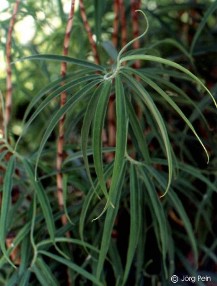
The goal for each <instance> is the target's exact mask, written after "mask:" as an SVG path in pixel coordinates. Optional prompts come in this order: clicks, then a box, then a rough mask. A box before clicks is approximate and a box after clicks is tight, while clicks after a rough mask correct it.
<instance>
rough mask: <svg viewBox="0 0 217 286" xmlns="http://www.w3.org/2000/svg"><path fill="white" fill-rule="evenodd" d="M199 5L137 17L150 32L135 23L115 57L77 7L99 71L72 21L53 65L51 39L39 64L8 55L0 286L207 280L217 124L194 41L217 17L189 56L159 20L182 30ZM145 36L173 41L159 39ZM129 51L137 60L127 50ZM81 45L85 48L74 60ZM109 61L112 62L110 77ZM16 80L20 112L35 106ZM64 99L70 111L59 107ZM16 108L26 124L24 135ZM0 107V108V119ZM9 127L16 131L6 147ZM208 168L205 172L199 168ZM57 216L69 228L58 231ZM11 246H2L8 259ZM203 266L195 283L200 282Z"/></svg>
mask: <svg viewBox="0 0 217 286" xmlns="http://www.w3.org/2000/svg"><path fill="white" fill-rule="evenodd" d="M42 2H43V1H42ZM51 2H52V1H51ZM128 2H129V1H126V3H125V6H126V8H129V3H128ZM148 2H149V4H151V3H154V2H153V1H148ZM162 2H166V1H162ZM52 3H53V2H52ZM163 4H164V3H163ZM49 5H51V8H52V11H53V9H54V10H55V9H58V18H59V19H60V20H61V23H62V24H63V25H64V24H65V21H66V19H65V18H66V15H65V14H64V10H63V7H62V2H61V1H58V8H57V7H56V5H57V4H54V3H53V4H51V3H50V4H49ZM52 5H54V6H52ZM156 5H157V4H156ZM191 5H192V6H191ZM201 5H204V4H198V5H196V6H194V4H190V3H187V2H186V3H183V4H176V5H171V4H167V5H166V3H165V4H164V5H162V6H159V7H157V8H156V9H155V10H152V9H149V8H148V6H147V7H146V6H145V5H143V6H144V7H142V8H144V9H145V12H146V15H148V17H150V18H152V19H155V21H154V22H153V27H152V26H151V27H149V26H148V20H147V19H146V16H145V15H144V19H141V20H140V21H144V27H145V28H144V30H145V32H144V33H143V34H141V35H140V36H139V37H137V38H134V39H133V36H132V35H131V36H130V38H129V43H128V44H127V45H126V46H125V47H120V48H119V50H120V52H119V53H118V52H117V50H116V47H113V46H112V45H110V44H108V42H107V41H104V38H106V36H108V35H107V33H108V31H109V29H110V28H111V21H110V18H109V16H108V14H109V13H110V12H112V11H111V7H109V5H105V3H104V1H94V5H93V7H89V5H87V13H88V15H89V17H90V23H91V25H92V26H93V28H94V29H95V34H96V39H97V44H98V53H99V56H100V60H101V64H99V65H97V64H94V63H93V62H92V61H91V59H92V54H91V52H90V48H89V44H88V43H87V40H86V36H85V32H84V31H85V29H84V26H83V24H82V22H81V19H80V17H79V15H78V13H77V12H76V14H75V28H74V35H73V37H74V38H73V40H72V47H71V51H70V54H72V55H73V57H71V56H67V57H66V56H61V55H60V53H61V44H62V40H61V41H60V43H59V44H58V45H57V48H56V49H54V51H55V53H53V51H52V52H51V51H50V48H48V45H49V44H51V43H53V42H54V39H57V38H58V35H59V30H58V31H56V33H53V34H51V35H49V36H48V37H47V38H46V39H44V38H43V39H44V41H45V42H44V43H43V48H41V50H40V51H42V52H40V53H38V52H34V55H32V51H33V50H34V51H36V50H37V48H39V47H40V43H36V42H37V41H38V40H35V42H34V41H33V42H31V43H30V44H29V45H30V47H29V49H28V48H27V46H25V49H24V51H22V49H20V48H19V49H18V47H15V48H14V50H15V54H16V57H15V58H16V59H15V58H14V57H13V59H14V62H13V64H12V67H13V69H14V70H15V73H14V74H15V75H14V77H15V78H16V80H17V84H16V86H15V87H14V92H15V91H16V92H17V94H18V95H17V96H18V99H19V100H18V99H17V100H15V103H14V105H15V107H14V115H13V117H12V120H11V123H10V126H9V128H8V130H6V131H7V135H8V138H7V139H5V138H3V139H2V140H1V145H0V159H1V168H2V174H4V178H3V184H2V185H1V212H0V230H1V231H0V248H1V254H2V255H1V258H0V284H1V283H2V285H33V286H34V285H117V286H118V285H123V286H124V285H144V284H145V283H148V284H147V285H149V284H150V285H158V283H160V285H168V283H170V282H168V281H170V277H171V275H173V274H174V273H178V274H179V273H188V274H190V275H197V274H198V273H200V271H204V272H203V273H206V272H207V273H208V270H207V268H205V266H206V263H207V264H208V262H209V261H210V260H211V261H212V262H214V263H216V254H215V251H216V244H215V243H214V242H213V241H212V239H213V237H215V231H216V230H214V228H213V224H212V221H211V220H212V218H213V216H215V219H216V215H215V214H214V211H215V210H214V206H213V204H212V200H213V198H215V196H216V194H215V193H216V183H217V182H216V176H215V175H216V151H215V150H216V149H214V146H215V141H214V139H213V137H214V135H213V134H214V132H212V130H207V129H208V128H207V126H209V124H211V123H210V122H211V119H212V118H214V116H213V115H214V114H216V111H215V109H214V108H215V106H214V105H216V99H215V98H216V86H214V84H213V85H212V86H210V82H209V87H212V88H213V92H212V93H211V92H210V91H209V89H208V88H207V87H206V83H207V81H206V78H203V77H202V75H201V74H200V70H199V69H198V67H197V55H195V53H194V52H195V51H196V47H197V43H200V39H202V37H205V35H203V28H204V27H205V26H206V25H208V20H209V19H210V17H212V16H213V15H215V13H216V3H213V4H210V6H209V7H208V6H207V7H206V8H207V10H206V12H205V13H204V17H203V18H202V19H201V22H200V24H199V26H198V29H197V30H196V31H195V34H194V37H193V40H192V42H191V44H188V43H182V42H181V40H178V39H177V37H176V36H175V34H176V31H175V29H176V28H177V27H178V25H180V23H176V22H175V18H174V19H169V18H167V15H168V11H169V12H170V14H171V15H172V17H173V16H174V17H175V16H176V15H177V13H179V11H180V10H181V11H184V12H183V13H184V15H185V16H186V15H187V16H189V17H190V11H191V10H190V9H195V11H197V10H196V9H199V8H200V7H201ZM90 6H91V5H90ZM25 9H26V10H23V11H26V13H27V14H28V13H29V14H31V15H33V16H34V15H37V12H39V11H41V8H40V7H39V6H38V4H36V3H35V2H31V1H30V3H29V4H26V6H25ZM91 9H92V10H91ZM128 10H129V9H126V13H130V11H128ZM52 11H51V12H52ZM142 14H144V13H143V12H142ZM129 15H130V14H129ZM139 15H140V17H142V15H141V13H140V14H139ZM49 16H50V17H51V19H52V15H51V14H50V15H49ZM185 16H184V17H185ZM34 17H37V16H34ZM43 21H44V24H45V22H46V21H50V20H47V19H46V20H45V19H44V20H43ZM91 21H92V22H91ZM93 23H94V24H93ZM102 23H103V24H102ZM142 23H143V22H142ZM171 23H174V27H175V28H174V30H172V25H171ZM7 24H8V23H7ZM37 24H38V23H37ZM128 26H129V27H130V23H129V22H127V27H128ZM129 27H128V28H129ZM148 28H149V30H148ZM165 28H166V29H165ZM3 29H4V28H3ZM59 29H60V30H61V29H62V25H61V27H59ZM80 30H82V34H81V36H80V35H79V33H80ZM158 30H159V31H158ZM61 31H62V30H61ZM165 31H166V32H165ZM147 32H148V33H147ZM155 32H156V33H157V35H158V34H159V35H161V34H162V33H166V37H165V38H168V37H171V38H169V39H166V40H165V39H164V40H161V39H160V37H159V39H156V33H155ZM41 33H42V32H41ZM61 33H62V34H63V32H61ZM145 35H146V36H145ZM41 36H43V37H44V35H43V33H42V34H41ZM144 36H145V37H144ZM138 40H140V41H141V43H142V45H141V47H143V46H144V47H143V48H140V49H138V50H134V49H131V50H127V49H129V48H130V47H131V48H132V45H133V43H135V41H138ZM74 41H76V42H78V46H76V45H75V43H74ZM143 41H145V44H143ZM57 42H58V41H57ZM79 45H83V47H84V48H83V50H82V51H81V55H80V56H78V55H79V51H80V50H79ZM198 45H200V44H198ZM17 46H18V45H17ZM44 46H45V47H44ZM103 47H104V48H105V50H103ZM47 51H48V52H49V53H47ZM203 52H204V53H206V52H207V51H206V50H204V51H203ZM111 55H113V60H114V58H116V62H114V63H112V64H111V59H110V58H109V57H110V56H111ZM114 55H115V56H114ZM138 61H139V62H140V66H139V67H138V68H136V67H135V62H138ZM60 62H66V63H67V64H68V67H69V72H68V74H67V75H66V77H64V78H62V77H61V78H59V77H58V72H57V70H56V66H57V64H58V67H59V63H60ZM19 70H21V76H20V77H19V76H18V74H19ZM24 70H25V73H26V74H27V75H28V81H29V82H32V83H33V85H34V89H35V91H34V96H32V97H30V98H29V97H28V96H24V97H25V99H24V100H23V93H26V95H27V94H28V95H29V94H30V93H32V92H31V91H30V90H28V91H27V88H26V87H25V75H24ZM34 71H35V74H34ZM42 74H43V81H42V83H41V84H40V78H41V77H42ZM44 86H45V87H44ZM41 88H42V89H41ZM3 91H4V90H3ZM24 91H25V92H24ZM63 92H64V93H65V94H67V101H66V103H65V104H64V105H63V106H61V107H59V102H58V101H59V100H58V99H59V97H60V95H61V94H62V93H63ZM26 102H28V107H26ZM111 102H113V104H114V110H113V112H114V114H113V122H112V124H113V125H114V126H115V146H111V145H109V144H108V143H107V142H106V143H105V140H104V139H103V138H104V137H105V135H107V136H108V133H109V128H110V127H111V126H110V124H111V123H110V122H109V120H108V118H107V115H108V112H109V111H108V110H109V108H110V104H111ZM213 102H214V104H213ZM22 104H23V105H24V106H25V112H24V114H22V120H23V121H22V123H21V118H20V116H21V115H20V113H19V106H22ZM3 105H4V103H3V100H2V109H3V111H4V106H3ZM21 113H23V112H22V111H21ZM206 115H208V116H206ZM63 116H67V121H66V123H65V145H64V158H63V159H64V161H63V164H62V170H61V171H62V174H63V179H64V187H63V199H64V205H63V207H62V208H60V206H59V205H58V201H57V195H56V193H57V186H56V174H57V170H56V167H55V157H56V146H55V142H56V139H57V138H58V128H57V126H58V123H59V122H60V120H61V118H63ZM215 121H216V119H215ZM215 121H214V122H215ZM18 123H19V126H20V128H21V131H20V132H18V134H16V132H14V130H16V128H15V127H16V125H17V124H18ZM189 130H190V131H191V132H188V131H189ZM201 130H202V131H201ZM192 144H193V148H192ZM195 146H196V147H195ZM194 148H195V149H197V150H196V153H195V154H194V153H193V151H192V150H193V149H194ZM8 154H9V158H8V157H7V155H8ZM199 157H200V159H199ZM205 157H207V158H208V160H206V158H205ZM108 158H110V159H108ZM198 159H199V161H200V162H199V163H200V165H198V164H199V163H198ZM206 161H208V162H209V161H210V162H209V166H208V167H207V166H206ZM201 162H202V163H201ZM201 165H202V166H201ZM204 166H206V167H204ZM198 185H199V187H198ZM16 191H17V193H18V195H17V197H18V198H17V197H16V196H15V193H16ZM122 213H124V214H125V215H124V217H122ZM63 214H66V218H67V222H66V224H62V222H61V217H62V216H63ZM10 236H12V238H13V240H12V241H13V242H12V244H11V245H10V246H6V242H7V241H8V239H9V237H10ZM210 237H211V243H210V240H209V238H210ZM13 254H15V257H14V256H13ZM16 256H17V257H16ZM189 256H190V257H191V259H189V258H188V257H189ZM201 261H203V265H204V269H203V268H199V265H198V264H199V262H200V263H201ZM180 265H181V267H180ZM152 267H154V268H155V270H154V271H153V270H151V269H152ZM179 267H180V268H179ZM156 269H157V270H156ZM209 271H210V270H209ZM210 272H211V271H210ZM207 275H209V273H208V274H207ZM210 276H212V281H215V280H216V279H217V277H216V275H215V274H214V273H210ZM200 285H205V284H203V283H201V284H200Z"/></svg>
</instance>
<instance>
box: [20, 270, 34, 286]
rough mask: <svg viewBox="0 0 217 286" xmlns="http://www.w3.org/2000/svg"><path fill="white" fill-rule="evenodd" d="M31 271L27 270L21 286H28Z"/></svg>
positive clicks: (21, 280)
mask: <svg viewBox="0 0 217 286" xmlns="http://www.w3.org/2000/svg"><path fill="white" fill-rule="evenodd" d="M30 275H31V271H30V270H29V269H26V271H25V272H24V273H23V276H22V277H21V279H20V281H19V286H28V285H30V284H29V279H30Z"/></svg>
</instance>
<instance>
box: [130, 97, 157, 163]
mask: <svg viewBox="0 0 217 286" xmlns="http://www.w3.org/2000/svg"><path fill="white" fill-rule="evenodd" d="M126 103H127V113H128V115H129V123H130V125H131V127H132V131H133V133H134V135H135V137H136V140H137V144H138V146H139V149H140V152H141V154H142V156H143V159H144V160H145V162H146V163H147V164H150V162H151V159H150V155H149V149H148V144H147V140H146V138H145V136H144V132H143V131H142V127H141V125H140V123H139V120H138V118H137V116H136V114H135V111H134V110H133V107H132V104H131V103H130V101H129V99H128V98H127V97H126Z"/></svg>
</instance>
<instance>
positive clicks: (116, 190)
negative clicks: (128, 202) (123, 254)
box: [96, 160, 126, 279]
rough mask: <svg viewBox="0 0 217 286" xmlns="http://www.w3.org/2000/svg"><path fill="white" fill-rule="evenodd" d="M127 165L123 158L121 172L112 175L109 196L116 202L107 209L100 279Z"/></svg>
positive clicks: (101, 249)
mask: <svg viewBox="0 0 217 286" xmlns="http://www.w3.org/2000/svg"><path fill="white" fill-rule="evenodd" d="M125 167H126V164H125V161H124V160H123V166H122V169H121V170H120V169H119V173H117V172H115V173H114V174H113V176H112V183H111V187H110V192H109V197H110V200H111V201H112V202H113V204H114V208H113V207H111V206H109V208H108V209H107V211H106V218H105V223H104V228H103V235H102V240H101V247H100V253H99V258H98V263H97V270H96V277H97V278H98V279H100V276H101V273H102V271H103V265H104V262H105V259H106V255H107V252H108V249H109V245H110V240H111V233H112V229H113V226H114V222H115V218H116V216H117V213H118V209H119V203H120V198H121V190H122V187H123V183H124V179H125V171H126V168H125Z"/></svg>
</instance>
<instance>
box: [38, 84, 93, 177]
mask: <svg viewBox="0 0 217 286" xmlns="http://www.w3.org/2000/svg"><path fill="white" fill-rule="evenodd" d="M98 83H99V81H93V82H90V83H89V84H87V85H86V86H85V87H84V88H82V89H81V90H79V91H78V92H77V93H76V94H75V95H74V96H72V97H71V98H70V99H69V100H68V101H67V102H66V103H65V105H64V106H63V107H62V108H60V109H59V110H58V111H57V112H56V113H55V114H54V115H53V116H52V117H51V119H50V121H49V124H48V127H47V129H46V131H45V133H44V135H43V138H42V139H41V143H40V146H39V150H38V155H37V159H36V166H35V176H36V174H37V166H38V162H39V159H40V156H41V153H42V150H43V149H44V146H45V144H46V142H47V140H48V138H49V136H50V134H51V132H52V131H53V129H54V128H55V126H56V125H57V124H58V122H59V120H60V119H61V117H62V116H63V115H64V114H65V113H66V112H67V111H68V110H72V109H73V108H74V107H75V106H76V104H77V103H78V102H80V101H81V100H82V99H84V98H85V97H86V96H87V95H88V93H89V92H90V91H91V90H92V88H93V87H95V86H96V85H97V84H98Z"/></svg>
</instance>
